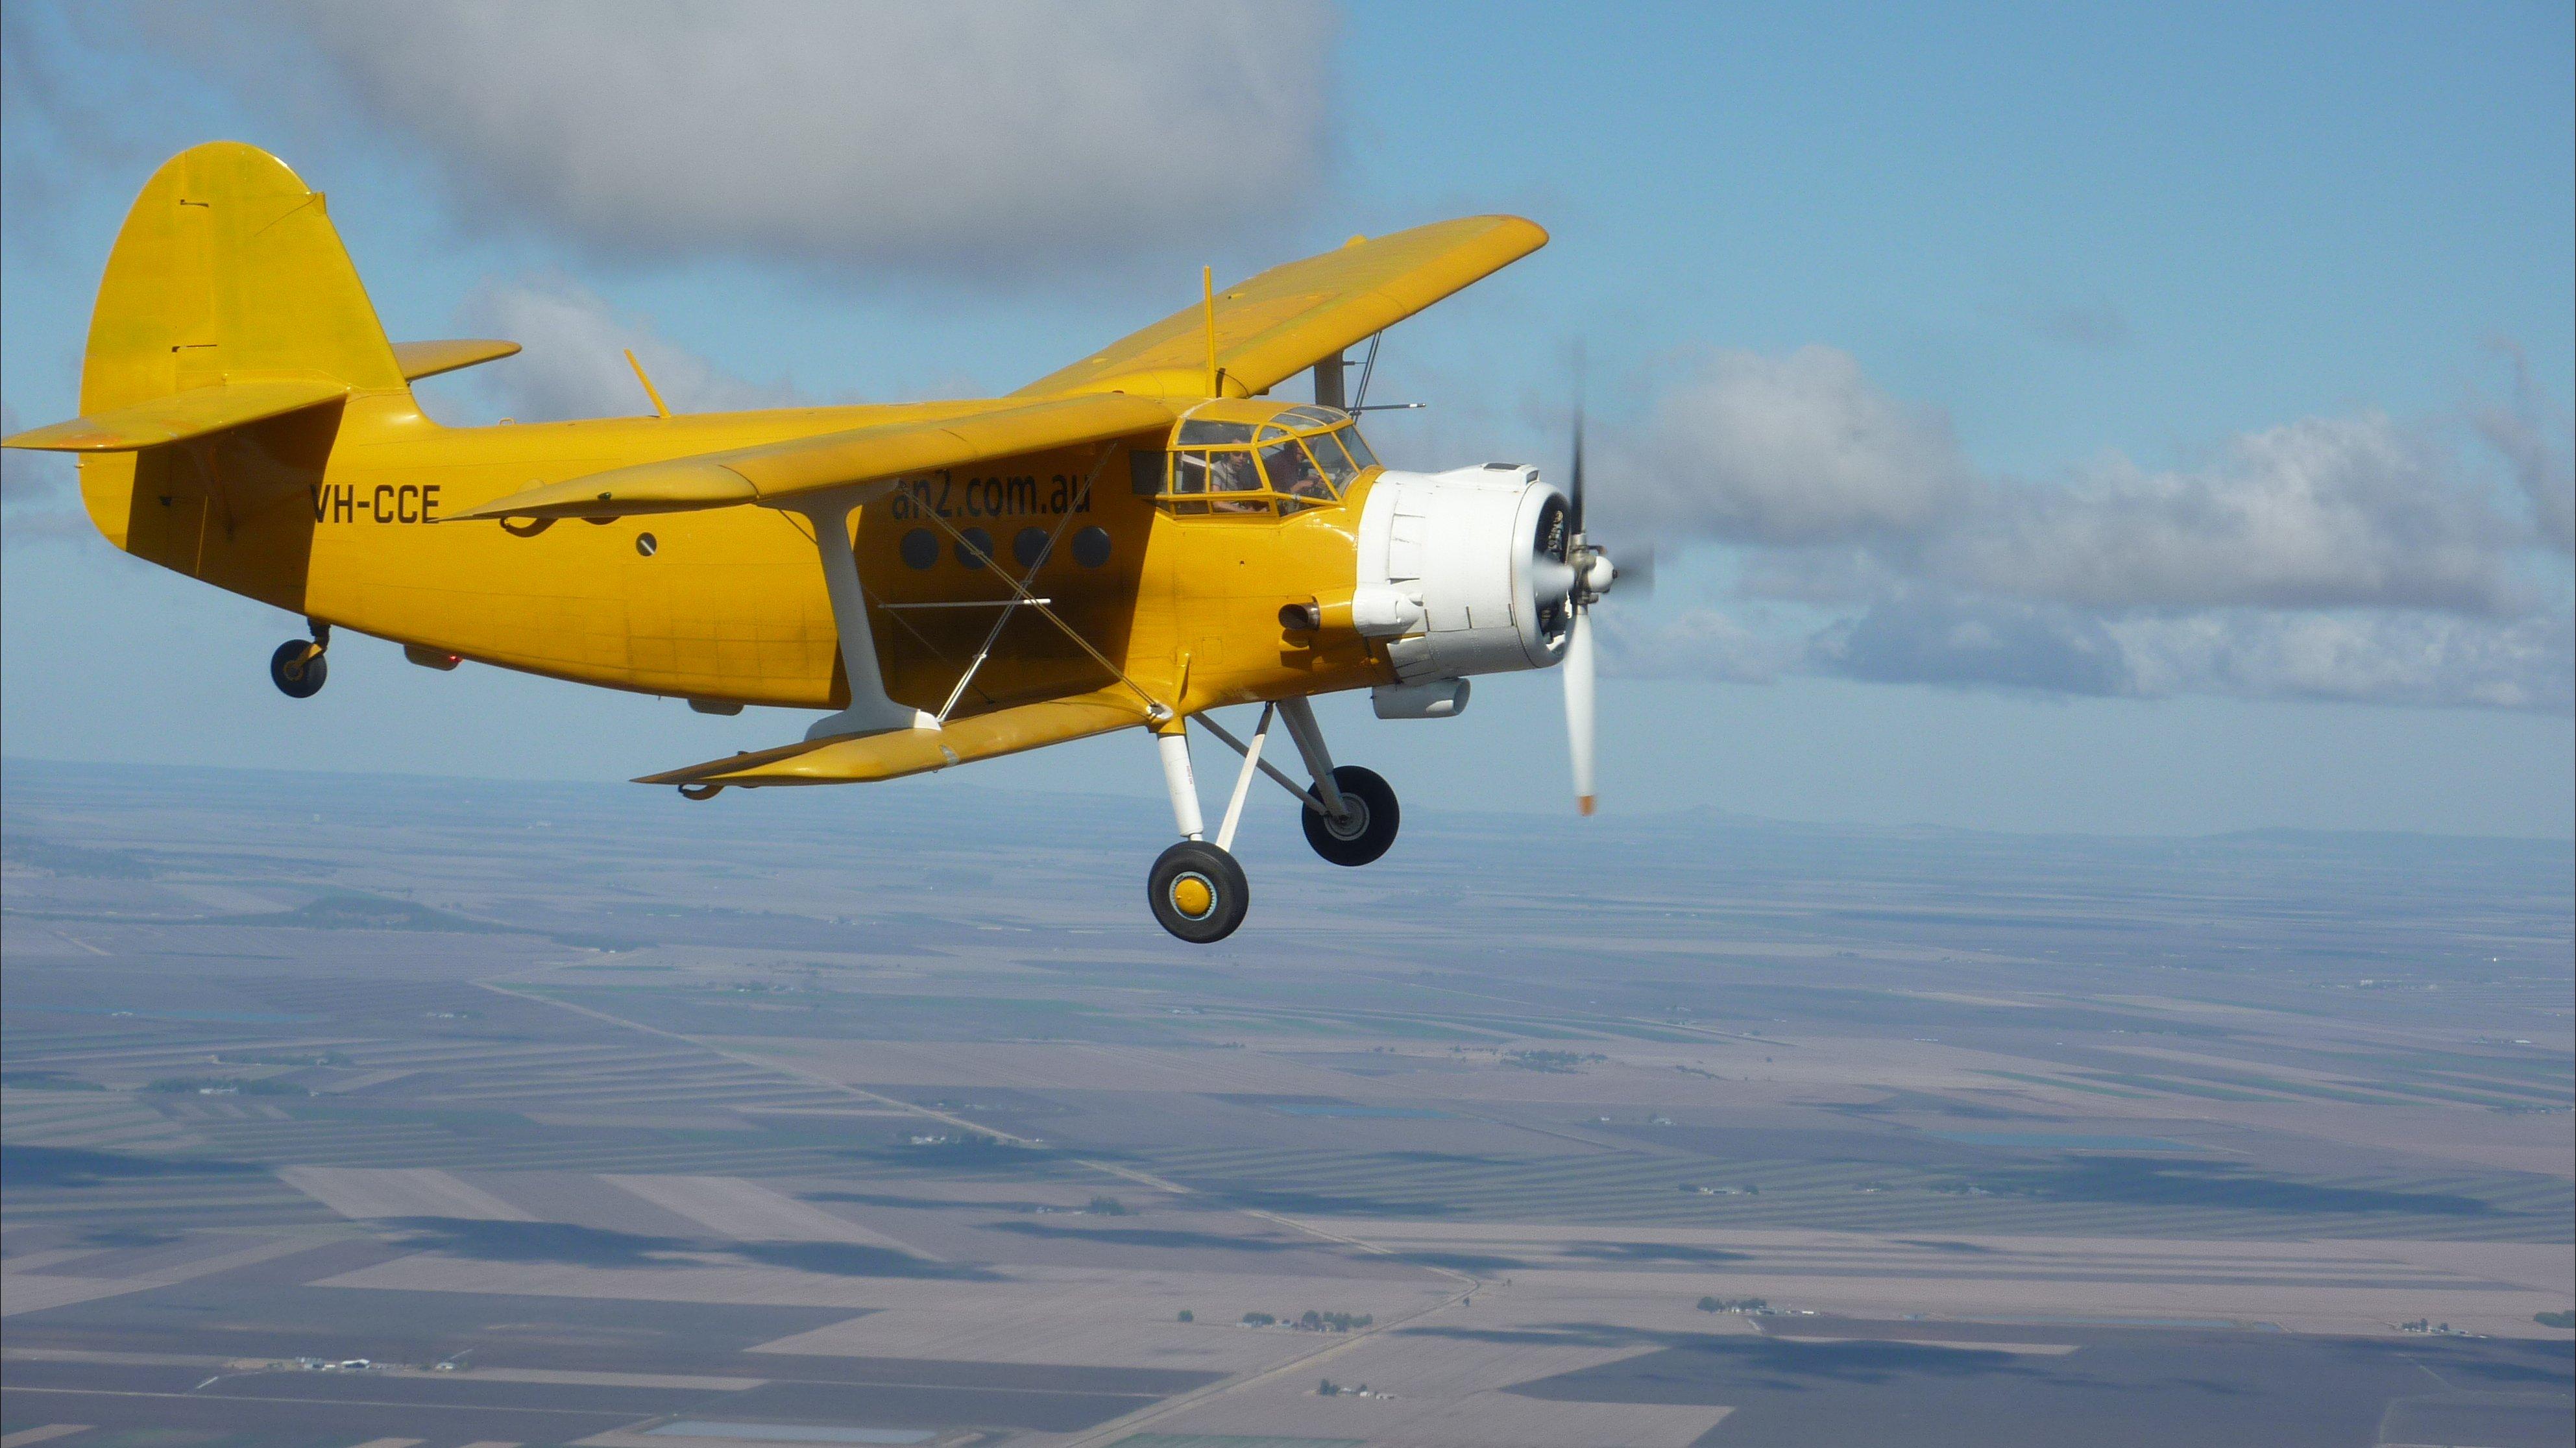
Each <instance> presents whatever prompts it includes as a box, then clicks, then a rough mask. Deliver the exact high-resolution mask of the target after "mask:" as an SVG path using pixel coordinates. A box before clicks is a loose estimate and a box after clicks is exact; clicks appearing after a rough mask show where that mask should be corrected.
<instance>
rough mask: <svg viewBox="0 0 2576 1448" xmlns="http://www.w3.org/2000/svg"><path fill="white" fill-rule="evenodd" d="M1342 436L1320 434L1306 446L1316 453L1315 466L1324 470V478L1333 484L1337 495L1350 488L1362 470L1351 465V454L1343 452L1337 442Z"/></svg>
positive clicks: (1308, 440)
mask: <svg viewBox="0 0 2576 1448" xmlns="http://www.w3.org/2000/svg"><path fill="white" fill-rule="evenodd" d="M1340 436H1341V434H1340V433H1335V432H1319V433H1316V434H1314V435H1313V436H1311V437H1309V438H1307V439H1306V446H1307V447H1309V448H1311V449H1313V451H1314V454H1315V465H1316V466H1317V467H1319V468H1322V469H1323V470H1324V477H1325V479H1326V480H1327V481H1329V482H1331V483H1332V485H1333V491H1334V492H1335V493H1340V492H1342V491H1343V490H1345V489H1347V488H1349V487H1350V485H1351V479H1353V478H1356V477H1358V476H1359V475H1360V470H1359V469H1358V468H1357V467H1355V466H1353V465H1352V463H1351V459H1350V454H1348V453H1345V452H1343V451H1342V445H1341V443H1340V442H1338V441H1336V439H1337V438H1339V437H1340Z"/></svg>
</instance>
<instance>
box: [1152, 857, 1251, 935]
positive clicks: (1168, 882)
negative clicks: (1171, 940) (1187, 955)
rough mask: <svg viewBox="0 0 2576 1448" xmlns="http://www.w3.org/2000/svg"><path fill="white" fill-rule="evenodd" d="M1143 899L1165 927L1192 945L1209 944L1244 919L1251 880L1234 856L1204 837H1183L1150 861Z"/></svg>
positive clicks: (1248, 904) (1248, 901)
mask: <svg viewBox="0 0 2576 1448" xmlns="http://www.w3.org/2000/svg"><path fill="white" fill-rule="evenodd" d="M1145 898H1146V899H1147V900H1149V901H1151V902H1152V903H1153V906H1154V919H1155V920H1157V921H1158V922H1160V923H1161V924H1162V927H1163V928H1164V929H1165V930H1168V931H1170V932H1172V933H1173V934H1174V935H1177V936H1179V937H1180V938H1181V939H1183V940H1186V941H1188V942H1189V943H1191V944H1192V945H1213V944H1215V943H1216V942H1218V941H1220V940H1223V939H1225V938H1226V937H1227V936H1229V935H1232V934H1233V933H1234V927H1236V926H1238V925H1241V924H1242V923H1243V912H1244V911H1245V910H1246V909H1247V908H1249V907H1250V906H1251V904H1252V882H1251V881H1249V880H1247V879H1245V878H1244V876H1243V867H1242V866H1241V865H1238V864H1236V863H1235V862H1234V856H1232V855H1229V854H1227V853H1226V852H1225V851H1223V850H1220V849H1218V848H1217V847H1216V846H1214V845H1211V844H1209V843H1208V842H1207V841H1205V840H1183V841H1181V842H1180V843H1179V844H1177V845H1174V846H1172V847H1171V848H1170V849H1168V850H1165V851H1164V852H1163V853H1162V855H1161V857H1160V858H1158V859H1156V860H1155V861H1154V868H1153V870H1152V871H1151V872H1150V873H1148V874H1147V875H1146V876H1145Z"/></svg>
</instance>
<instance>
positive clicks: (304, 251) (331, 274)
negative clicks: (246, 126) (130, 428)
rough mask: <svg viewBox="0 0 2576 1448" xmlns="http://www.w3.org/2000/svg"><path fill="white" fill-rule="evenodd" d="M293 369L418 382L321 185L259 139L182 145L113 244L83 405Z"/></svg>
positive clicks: (399, 386) (355, 384)
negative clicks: (397, 353)
mask: <svg viewBox="0 0 2576 1448" xmlns="http://www.w3.org/2000/svg"><path fill="white" fill-rule="evenodd" d="M290 377H303V378H321V379H324V380H327V381H331V382H338V383H342V384H345V385H346V386H347V387H348V388H349V389H350V391H351V392H353V393H365V392H374V391H402V390H404V388H405V385H406V384H405V382H404V379H403V373H402V368H401V366H400V365H399V364H398V363H397V362H396V361H395V360H394V349H393V345H392V344H391V343H390V342H388V341H387V340H386V339H385V329H384V327H383V325H382V324H381V323H379V322H378V321H377V320H376V309H375V307H374V306H373V305H372V304H370V303H369V302H368V301H367V293H366V289H365V288H364V287H362V286H360V285H359V284H358V273H357V269H356V268H355V267H353V266H351V265H350V264H349V253H348V250H347V248H345V247H343V246H342V245H341V244H340V234H339V232H337V231H336V230H334V229H333V228H332V226H331V218H330V216H329V214H328V213H327V212H326V211H325V209H324V206H323V198H322V196H321V194H320V193H319V192H316V191H314V190H312V189H311V188H309V187H307V186H306V185H305V184H304V182H303V180H302V179H301V178H299V177H298V176H297V175H296V174H295V173H294V172H293V171H291V170H288V169H287V167H286V164H285V163H284V162H282V161H279V160H278V159H277V158H276V157H274V156H271V155H269V154H268V153H267V152H265V151H262V150H260V149H259V148H257V147H255V146H245V145H242V144H241V143H239V142H236V141H217V142H213V143H211V144H209V145H203V146H197V147H194V148H192V149H190V150H186V151H182V152H180V153H179V154H178V155H176V156H173V157H171V158H170V159H169V160H168V161H167V162H165V163H164V164H163V165H162V167H161V169H160V170H159V171H157V172H155V173H153V176H152V179H151V180H150V181H149V182H146V183H145V184H144V187H143V194H142V195H140V196H138V197H136V198H135V201H134V209H133V210H132V211H131V212H129V213H128V214H127V215H126V218H125V228H124V230H122V231H120V232H118V233H117V237H116V248H115V250H113V251H112V252H110V253H109V254H108V259H107V275H106V276H105V277H104V278H102V279H101V280H100V282H99V288H98V307H97V310H96V311H94V312H93V313H92V314H91V317H90V329H89V352H88V355H87V357H86V358H85V359H84V361H83V364H82V368H81V412H82V413H83V414H84V415H90V414H96V413H103V412H112V411H115V410H117V409H119V408H125V407H131V406H133V405H135V404H137V403H141V402H149V401H151V400H153V399H155V398H159V397H166V396H169V395H170V394H172V393H175V392H185V391H188V390H190V389H192V388H197V387H206V386H211V385H214V384H217V383H223V382H247V381H266V380H270V379H278V378H290Z"/></svg>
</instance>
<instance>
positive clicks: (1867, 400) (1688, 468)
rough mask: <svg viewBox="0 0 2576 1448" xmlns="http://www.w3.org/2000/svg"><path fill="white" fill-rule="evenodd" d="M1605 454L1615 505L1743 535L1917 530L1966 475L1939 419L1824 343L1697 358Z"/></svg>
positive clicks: (1780, 538) (1817, 539)
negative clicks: (1620, 486)
mask: <svg viewBox="0 0 2576 1448" xmlns="http://www.w3.org/2000/svg"><path fill="white" fill-rule="evenodd" d="M1611 453H1612V455H1611V457H1610V459H1609V461H1610V463H1611V465H1612V467H1613V468H1615V469H1617V470H1618V471H1619V472H1621V473H1622V474H1624V475H1625V477H1626V479H1628V480H1629V485H1628V488H1627V491H1628V492H1629V493H1631V494H1632V496H1631V497H1630V498H1627V499H1623V500H1622V501H1623V504H1624V505H1625V506H1626V507H1628V508H1631V509H1633V510H1635V511H1639V512H1644V513H1647V514H1649V515H1651V516H1652V517H1653V518H1654V520H1655V521H1657V522H1659V523H1662V524H1664V525H1667V526H1670V527H1674V528H1678V529H1681V530H1684V531H1687V532H1691V533H1697V534H1702V535H1705V536H1708V537H1713V538H1723V539H1728V540H1730V541H1740V542H1750V543H1764V544H1808V543H1827V542H1834V541H1839V540H1847V539H1855V538H1866V537H1870V536H1873V535H1888V534H1906V533H1914V532H1919V531H1921V530H1923V529H1925V528H1927V527H1930V526H1932V525H1933V524H1935V523H1936V522H1938V521H1939V520H1940V519H1941V518H1943V517H1945V516H1947V515H1949V514H1951V513H1952V512H1955V511H1956V510H1957V509H1958V508H1959V507H1960V506H1961V505H1962V504H1963V503H1964V502H1965V500H1966V498H1967V494H1968V492H1969V489H1970V485H1971V482H1972V476H1971V474H1970V471H1969V469H1968V466H1967V463H1966V461H1965V459H1964V458H1963V457H1962V456H1961V455H1960V452H1959V445H1958V441H1957V439H1956V438H1955V437H1953V436H1952V434H1951V431H1950V423H1949V419H1948V418H1946V417H1945V416H1943V415H1942V414H1941V413H1940V412H1938V411H1937V410H1934V409H1931V408H1924V407H1917V406H1914V405H1911V404H1908V403H1905V402H1902V401H1900V400H1898V399H1896V398H1893V397H1890V396H1888V395H1887V394H1886V393H1884V392H1882V391H1880V390H1879V389H1878V388H1876V387H1874V386H1872V385H1871V384H1870V382H1869V380H1868V379H1867V378H1866V377H1863V376H1862V375H1861V370H1860V364H1859V363H1858V362H1857V361H1854V360H1853V358H1852V356H1851V354H1850V353H1847V352H1841V351H1837V350H1836V349H1834V348H1831V347H1817V346H1810V347H1802V348H1800V349H1799V350H1798V351H1796V352H1793V353H1791V354H1790V355H1788V356H1786V357H1777V358H1775V357H1765V356H1762V355H1760V354H1758V353H1754V352H1742V351H1722V352H1711V353H1706V354H1704V355H1702V356H1700V357H1699V358H1698V359H1697V360H1696V362H1695V363H1694V365H1693V366H1692V367H1691V370H1690V372H1689V374H1688V375H1687V376H1686V377H1684V378H1683V380H1682V381H1681V382H1679V383H1677V384H1675V385H1674V386H1673V387H1672V388H1670V389H1669V390H1667V391H1666V392H1665V393H1664V394H1663V395H1662V396H1660V397H1659V398H1657V399H1656V401H1655V405H1654V410H1653V412H1652V413H1651V415H1650V416H1649V417H1648V418H1647V420H1646V423H1645V426H1644V427H1643V428H1642V429H1641V430H1640V431H1639V432H1638V433H1637V434H1636V436H1635V437H1634V439H1633V441H1632V442H1630V443H1629V444H1628V445H1626V446H1623V447H1614V448H1613V449H1612V450H1611ZM1605 501H1606V500H1605Z"/></svg>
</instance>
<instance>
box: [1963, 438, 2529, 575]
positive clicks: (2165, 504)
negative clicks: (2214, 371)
mask: <svg viewBox="0 0 2576 1448" xmlns="http://www.w3.org/2000/svg"><path fill="white" fill-rule="evenodd" d="M2517 541H2518V540H2517V538H2516V529H2515V527H2514V525H2513V524H2512V523H2511V522H2510V521H2509V520H2508V519H2507V518H2506V517H2504V516H2503V515H2502V514H2501V513H2499V512H2498V511H2497V509H2496V507H2495V504H2494V501H2493V499H2492V497H2491V496H2490V495H2489V494H2488V492H2486V491H2485V490H2482V489H2478V488H2474V487H2468V486H2463V484H2462V481H2461V479H2460V478H2459V477H2458V476H2456V473H2455V469H2454V468H2453V467H2452V466H2451V465H2450V463H2449V460H2448V459H2447V458H2445V457H2444V456H2442V455H2441V453H2440V452H2439V451H2438V450H2436V449H2435V448H2434V447H2433V446H2432V445H2430V444H2429V443H2428V442H2427V441H2425V440H2424V439H2422V438H2421V437H2418V436H2416V435H2413V434H2411V433H2409V432H2408V431H2407V430H2405V429H2403V428H2400V427H2399V426H2397V425H2396V424H2395V423H2393V422H2391V421H2390V420H2389V419H2388V418H2386V417H2384V416H2381V415H2379V414H2377V413H2363V414H2361V415H2359V416H2354V417H2334V418H2308V419H2304V420H2302V421H2299V422H2293V423H2286V424H2283V425H2281V426H2279V427H2273V428H2267V429H2265V430H2263V431H2261V432H2257V433H2253V434H2250V435H2248V436H2244V437H2239V438H2236V439H2233V440H2232V441H2230V442H2229V443H2228V444H2227V446H2226V447H2225V449H2224V450H2223V452H2222V454H2221V455H2220V457H2219V458H2218V459H2217V460H2216V461H2214V462H2212V463H2211V464H2209V465H2207V466H2205V467H2201V468H2196V469H2188V470H2177V471H2169V472H2148V471H2145V470H2143V469H2140V468H2138V467H2136V466H2134V465H2132V464H2131V463H2129V462H2128V461H2127V460H2126V459H2122V458H2112V459H2110V460H2108V461H2106V462H2104V463H2102V464H2100V465H2098V466H2096V467H2095V468H2093V469H2091V470H2089V471H2088V472H2087V473H2086V474H2084V475H2082V476H2079V477H2077V478H2076V479H2075V480H2074V481H2073V482H2071V483H2068V484H2063V485H2033V484H2012V485H1995V486H1990V487H1988V488H1986V489H1984V490H1982V491H1981V493H1980V494H1979V496H1978V497H1977V499H1976V505H1975V506H1973V507H1970V508H1965V509H1962V510H1961V511H1960V512H1959V513H1957V514H1956V515H1954V516H1952V517H1949V518H1946V519H1943V520H1941V523H1940V525H1939V527H1938V528H1937V529H1936V530H1934V532H1933V536H1931V537H1930V538H1929V539H1928V541H1927V545H1926V549H1925V566H1926V569H1927V571H1929V572H1931V573H1932V574H1934V575H1935V576H1938V577H1943V578H1946V579H1948V580H1951V581H1953V582H1956V583H1959V584H1962V585H1966V586H1973V587H1977V588H1982V589H1986V590H1989V591H1992V592H1997V593H2010V594H2019V595H2023V596H2027V597H2032V598H2046V599H2056V600H2060V601H2063V602H2068V603H2076V604H2084V605H2088V606H2092V607H2097V608H2137V607H2161V606H2173V605H2198V606H2216V605H2227V604H2254V605H2266V606H2272V607H2290V608H2319V607H2333V606H2339V605H2350V604H2377V605H2386V606H2398V607H2417V608H2443V609H2466V610H2473V611H2480V612H2502V611H2507V610H2510V609H2512V608H2513V607H2515V606H2516V605H2517V603H2518V602H2519V599H2520V595H2521V593H2522V590H2521V589H2520V588H2519V587H2518V586H2517V584H2516V581H2515V580H2514V578H2513V577H2512V574H2511V569H2510V561H2511V555H2512V549H2513V545H2514V544H2515V543H2516V542H2517Z"/></svg>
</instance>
